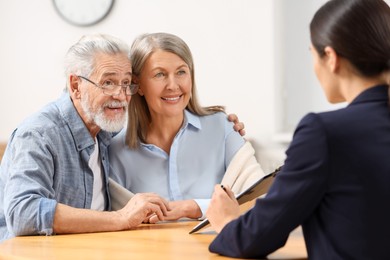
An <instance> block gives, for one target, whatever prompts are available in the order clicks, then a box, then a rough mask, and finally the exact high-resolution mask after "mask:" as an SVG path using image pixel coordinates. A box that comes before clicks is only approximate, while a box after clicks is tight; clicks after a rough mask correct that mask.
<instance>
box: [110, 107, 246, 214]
mask: <svg viewBox="0 0 390 260" xmlns="http://www.w3.org/2000/svg"><path fill="white" fill-rule="evenodd" d="M125 135H126V129H124V130H122V131H121V132H120V133H119V134H118V135H117V136H115V137H114V138H113V139H112V142H111V145H110V147H109V156H110V167H111V171H110V174H111V177H112V178H113V179H114V180H116V181H117V182H118V183H120V184H121V185H123V186H124V187H126V188H127V189H129V190H130V191H132V192H134V193H138V192H155V193H157V194H159V195H160V196H162V197H164V198H166V199H168V200H171V201H173V200H186V199H194V200H195V201H196V202H197V203H198V205H199V207H200V208H201V210H202V213H203V215H204V213H205V211H206V209H207V206H208V204H209V200H210V198H211V195H212V193H213V190H214V185H215V184H217V183H220V182H221V180H222V177H223V175H224V173H225V171H226V169H227V166H228V165H229V163H230V161H231V159H232V158H233V156H234V155H235V153H236V152H237V151H238V150H239V149H240V148H241V147H242V146H243V145H244V143H245V140H244V138H243V137H241V135H240V134H239V133H237V132H236V131H234V129H233V123H231V122H229V121H228V119H227V116H226V114H225V113H222V112H219V113H216V114H214V115H209V116H196V115H194V114H192V113H190V112H189V111H187V110H186V111H185V119H184V123H183V126H182V127H181V129H180V131H179V132H178V133H177V135H176V137H175V139H174V140H173V143H172V146H171V150H170V154H169V155H168V154H167V153H166V152H165V151H163V150H162V149H160V148H159V147H157V146H155V145H152V144H144V143H141V145H140V147H139V148H138V149H134V150H132V149H129V147H127V146H126V144H125Z"/></svg>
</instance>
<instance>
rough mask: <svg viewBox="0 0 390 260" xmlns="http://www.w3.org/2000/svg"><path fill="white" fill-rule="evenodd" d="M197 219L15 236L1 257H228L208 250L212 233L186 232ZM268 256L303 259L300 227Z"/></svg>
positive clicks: (6, 243) (2, 246) (2, 248)
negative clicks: (121, 228) (87, 231)
mask: <svg viewBox="0 0 390 260" xmlns="http://www.w3.org/2000/svg"><path fill="white" fill-rule="evenodd" d="M197 223H198V222H195V221H180V222H175V223H161V224H154V225H153V224H149V225H146V224H145V225H141V226H139V227H138V228H136V229H134V230H129V231H122V232H104V233H90V234H75V235H56V236H27V237H16V238H13V239H10V240H6V241H4V242H3V243H1V244H0V259H7V260H9V259H24V260H25V259H67V260H68V259H72V260H76V259H110V260H111V259H145V260H146V259H147V260H150V259H178V260H183V259H184V260H191V259H197V260H199V259H201V260H204V259H227V257H223V256H220V255H216V254H213V253H210V252H209V251H208V246H209V244H210V242H211V241H212V240H213V239H214V237H215V232H213V231H212V230H211V229H210V228H205V229H204V231H203V232H201V233H198V234H192V235H189V234H188V232H189V231H190V230H191V229H192V227H194V226H195V225H196V224H197ZM269 259H295V260H297V259H306V249H305V245H304V241H303V237H302V233H301V232H300V229H298V230H296V231H294V232H293V233H292V234H291V235H290V238H289V240H288V242H287V245H286V246H285V247H284V248H282V249H279V250H278V251H276V252H275V253H273V254H272V255H270V256H269Z"/></svg>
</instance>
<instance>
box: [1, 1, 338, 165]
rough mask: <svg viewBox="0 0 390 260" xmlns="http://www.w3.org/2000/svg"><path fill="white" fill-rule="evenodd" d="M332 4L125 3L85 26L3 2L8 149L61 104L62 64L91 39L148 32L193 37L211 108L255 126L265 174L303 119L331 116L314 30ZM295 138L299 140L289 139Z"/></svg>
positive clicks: (44, 9)
mask: <svg viewBox="0 0 390 260" xmlns="http://www.w3.org/2000/svg"><path fill="white" fill-rule="evenodd" d="M324 2H325V0H310V1H309V0H296V1H291V0H146V1H145V0H115V3H114V7H113V9H112V11H111V13H110V14H109V16H108V17H107V18H106V19H105V20H103V21H102V22H100V23H98V24H97V25H94V26H91V27H75V26H73V25H70V24H68V23H66V22H65V21H63V20H62V18H60V16H59V15H58V14H57V13H56V11H55V9H54V6H53V4H52V1H51V0H12V1H6V0H0V33H1V36H0V37H1V40H0V73H1V74H0V78H1V79H2V81H1V83H0V120H1V121H0V122H1V124H0V142H1V141H7V139H8V137H9V135H10V134H11V132H12V130H13V129H14V128H15V127H16V126H17V125H18V123H19V122H21V121H22V120H23V119H24V118H25V117H27V116H28V115H30V114H31V113H33V112H34V111H37V110H38V109H39V108H41V107H42V106H43V105H45V104H46V103H48V102H50V101H52V100H54V99H56V98H57V97H58V96H59V95H60V93H61V91H62V89H63V87H64V84H65V83H64V82H65V79H64V77H63V71H62V62H63V57H64V55H65V53H66V51H67V50H68V48H69V47H70V46H71V45H72V44H74V43H75V42H76V41H77V40H78V39H79V38H80V37H81V36H82V35H83V34H88V33H108V34H112V35H114V36H117V37H119V38H122V39H123V40H126V41H127V42H129V44H130V43H131V42H132V40H133V39H134V38H135V36H137V35H139V34H141V33H145V32H157V31H165V32H170V33H174V34H176V35H178V36H180V37H181V38H183V39H184V40H185V41H186V42H187V43H188V45H189V46H190V48H191V50H192V52H193V56H194V59H195V68H196V80H197V86H198V90H199V96H200V100H201V103H202V104H203V105H215V104H221V105H225V106H226V107H227V111H228V112H234V113H236V114H238V115H239V118H240V120H241V121H243V122H245V125H246V131H247V135H246V137H247V138H249V139H251V140H252V141H253V142H254V144H255V147H256V149H257V151H258V158H259V159H260V161H261V162H262V163H263V165H266V166H265V169H266V170H267V171H268V169H270V168H273V167H275V166H277V165H278V164H280V162H281V161H282V159H283V158H284V150H285V148H286V146H285V145H280V144H278V143H275V142H274V141H275V136H277V134H278V133H280V132H286V131H287V133H289V134H291V130H293V129H294V128H295V125H296V123H297V122H298V120H299V119H300V118H301V117H302V115H303V114H305V113H307V112H309V111H319V110H322V109H323V108H331V107H329V106H328V104H327V103H326V101H325V99H324V97H323V95H322V91H321V90H320V87H319V85H318V83H317V81H316V79H315V77H314V74H313V72H312V67H311V57H310V52H309V51H308V47H309V44H310V43H309V35H308V33H309V31H308V26H309V22H310V20H311V17H312V15H313V14H314V12H315V10H316V9H317V8H318V7H319V6H320V5H321V4H322V3H324ZM288 136H290V135H288Z"/></svg>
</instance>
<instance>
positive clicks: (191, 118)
mask: <svg viewBox="0 0 390 260" xmlns="http://www.w3.org/2000/svg"><path fill="white" fill-rule="evenodd" d="M188 125H191V126H193V127H195V128H197V129H202V125H201V123H200V120H199V117H198V116H196V115H194V114H192V113H191V112H190V111H188V110H187V109H186V110H184V123H183V128H186V127H187V126H188Z"/></svg>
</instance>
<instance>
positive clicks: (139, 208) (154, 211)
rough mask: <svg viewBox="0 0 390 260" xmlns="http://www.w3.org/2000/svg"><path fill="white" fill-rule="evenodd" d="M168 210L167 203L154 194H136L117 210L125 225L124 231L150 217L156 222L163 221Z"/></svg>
mask: <svg viewBox="0 0 390 260" xmlns="http://www.w3.org/2000/svg"><path fill="white" fill-rule="evenodd" d="M168 210H169V205H168V202H167V201H166V200H165V199H163V198H161V197H160V196H158V195H157V194H155V193H137V194H135V196H134V197H133V198H131V200H130V201H129V202H128V203H127V204H126V206H125V207H123V208H122V209H120V210H118V211H117V213H118V214H119V215H120V216H121V218H122V219H123V221H124V223H125V229H130V228H133V227H136V226H138V225H139V224H141V223H142V222H144V221H145V219H149V218H150V216H155V217H156V218H157V219H158V221H160V220H164V216H166V215H167V212H168Z"/></svg>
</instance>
